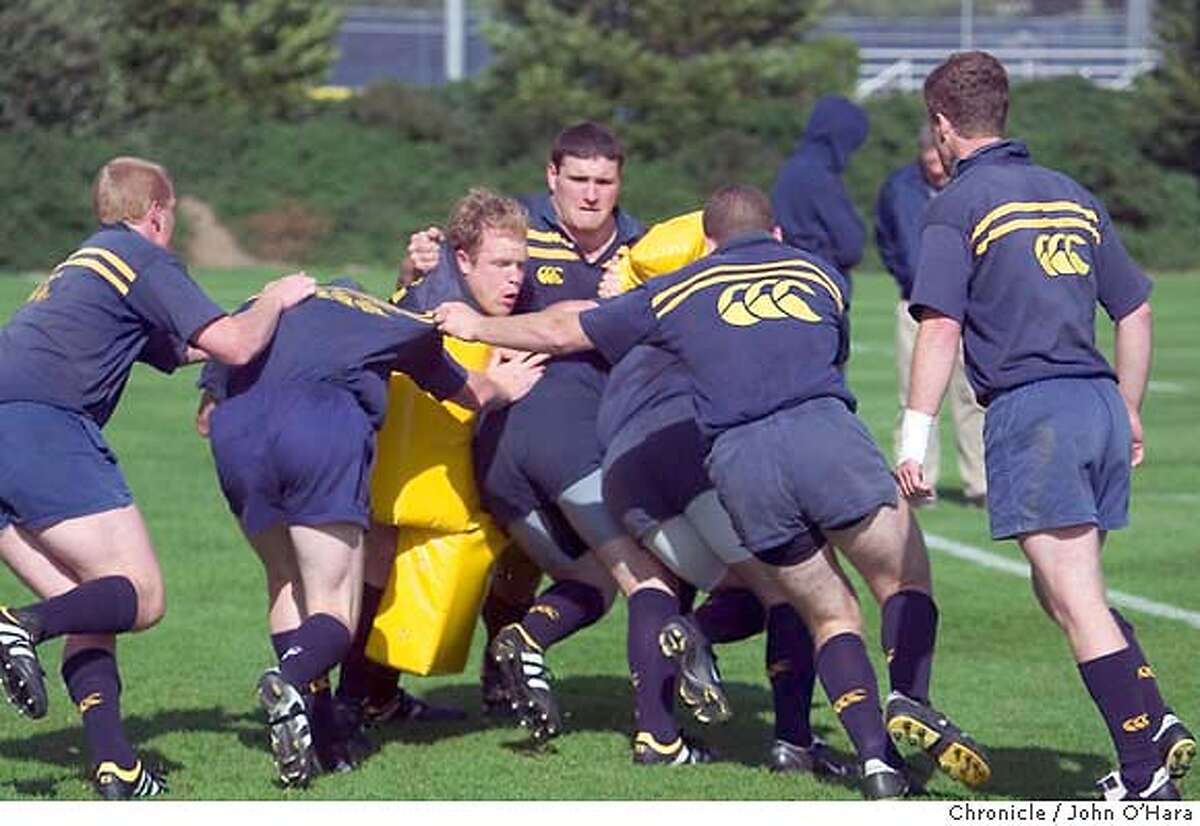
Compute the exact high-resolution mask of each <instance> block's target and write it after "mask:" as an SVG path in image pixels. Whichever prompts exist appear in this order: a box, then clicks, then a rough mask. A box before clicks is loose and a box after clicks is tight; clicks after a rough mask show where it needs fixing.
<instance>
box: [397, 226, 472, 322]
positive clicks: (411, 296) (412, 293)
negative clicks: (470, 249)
mask: <svg viewBox="0 0 1200 826" xmlns="http://www.w3.org/2000/svg"><path fill="white" fill-rule="evenodd" d="M446 301H462V302H464V303H466V304H468V305H470V306H471V307H472V308H473V309H475V310H479V305H478V304H476V303H475V297H474V296H472V295H471V291H470V290H468V289H467V285H466V284H465V283H463V275H462V271H461V270H459V268H458V261H457V260H456V259H455V257H454V250H453V249H451V248H450V245H449V244H448V243H445V242H443V243H442V244H441V245H440V247H439V253H438V263H437V266H436V267H434V268H433V269H432V270H430V271H429V272H427V273H425V274H424V275H422V276H420V277H419V278H417V279H415V280H414V281H413V282H412V283H411V284H409V285H408V286H407V287H401V288H399V289H398V290H396V292H394V293H393V294H392V303H393V304H395V305H396V306H397V307H402V308H403V309H405V310H411V311H412V312H415V313H428V312H433V311H434V310H435V309H437V306H438V305H439V304H441V303H443V302H446Z"/></svg>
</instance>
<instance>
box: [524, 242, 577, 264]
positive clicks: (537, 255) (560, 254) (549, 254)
mask: <svg viewBox="0 0 1200 826" xmlns="http://www.w3.org/2000/svg"><path fill="white" fill-rule="evenodd" d="M525 249H526V251H527V252H528V253H529V257H530V258H533V259H537V260H539V261H578V260H579V253H577V252H575V251H574V250H569V249H553V248H548V247H535V246H532V245H526V247H525Z"/></svg>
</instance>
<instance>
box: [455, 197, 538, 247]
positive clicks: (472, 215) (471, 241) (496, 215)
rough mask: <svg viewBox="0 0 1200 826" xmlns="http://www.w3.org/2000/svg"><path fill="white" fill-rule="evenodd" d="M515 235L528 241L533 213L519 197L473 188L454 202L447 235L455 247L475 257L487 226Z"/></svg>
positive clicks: (504, 233)
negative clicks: (524, 205)
mask: <svg viewBox="0 0 1200 826" xmlns="http://www.w3.org/2000/svg"><path fill="white" fill-rule="evenodd" d="M489 229H490V230H492V231H494V232H499V233H501V234H503V235H511V236H513V237H515V238H519V239H520V240H521V242H522V243H524V241H525V233H526V231H527V230H528V229H529V216H528V215H527V214H526V212H525V207H523V206H521V204H520V203H518V202H517V201H516V200H514V199H512V198H506V197H504V196H503V195H497V194H496V193H495V192H492V191H491V190H490V189H483V188H473V189H471V190H470V191H469V192H467V194H466V197H464V198H463V199H462V200H460V201H459V202H458V203H457V204H455V205H454V211H453V212H451V213H450V222H449V226H448V227H447V229H446V237H447V238H448V239H449V241H450V246H451V248H453V249H455V250H462V251H463V252H465V253H466V254H467V256H468V257H469V258H470V259H471V260H472V261H474V260H475V256H477V255H478V254H479V247H480V245H481V244H482V243H483V233H484V231H485V230H489Z"/></svg>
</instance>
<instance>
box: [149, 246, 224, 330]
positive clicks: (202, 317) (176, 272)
mask: <svg viewBox="0 0 1200 826" xmlns="http://www.w3.org/2000/svg"><path fill="white" fill-rule="evenodd" d="M128 299H129V303H130V305H131V306H132V307H133V308H134V310H135V311H136V312H137V313H138V314H140V315H141V316H142V317H143V318H145V319H146V320H147V321H149V322H150V324H151V325H152V326H153V327H155V328H156V329H159V330H163V331H166V332H168V333H170V334H172V335H173V336H175V337H176V338H177V339H179V340H180V341H182V342H192V343H195V341H194V338H195V336H196V334H197V333H199V332H200V331H201V330H202V329H204V327H206V326H207V325H208V324H209V323H210V322H212V321H213V320H214V319H217V318H220V317H222V316H224V315H225V311H224V310H223V309H221V308H220V307H219V306H217V304H216V303H215V302H214V301H213V300H212V299H211V298H209V297H208V296H207V295H205V293H204V291H203V290H202V289H200V286H199V285H198V284H196V282H195V281H193V280H192V279H191V276H189V275H188V274H187V271H186V270H184V268H183V265H182V264H180V263H179V261H178V260H177V259H175V258H174V257H173V256H165V257H163V258H157V259H155V260H153V261H152V263H151V264H150V265H149V266H147V267H144V268H143V269H142V270H141V272H139V273H138V278H137V280H136V281H134V282H133V284H132V286H131V287H130V290H129V296H128Z"/></svg>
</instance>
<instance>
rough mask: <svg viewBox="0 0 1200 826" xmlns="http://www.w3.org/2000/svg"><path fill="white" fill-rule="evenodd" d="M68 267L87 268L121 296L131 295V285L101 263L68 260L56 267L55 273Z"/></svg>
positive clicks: (84, 259) (86, 259) (76, 259)
mask: <svg viewBox="0 0 1200 826" xmlns="http://www.w3.org/2000/svg"><path fill="white" fill-rule="evenodd" d="M67 267H85V268H87V269H89V270H91V271H92V272H94V273H96V274H97V275H99V276H100V277H101V278H103V279H104V280H105V281H107V282H108V283H109V284H112V286H113V288H114V289H116V291H117V292H119V293H120V294H121V295H129V285H128V284H126V283H125V282H124V281H122V280H121V278H120V276H118V275H117V274H116V273H115V272H113V271H112V270H110V269H109V268H108V267H106V266H105V265H104V264H102V263H100V262H99V261H96V260H94V259H92V258H68V259H67V260H66V261H63V262H62V263H61V264H59V265H58V266H57V267H55V268H54V271H55V272H58V271H59V270H61V269H65V268H67Z"/></svg>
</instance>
